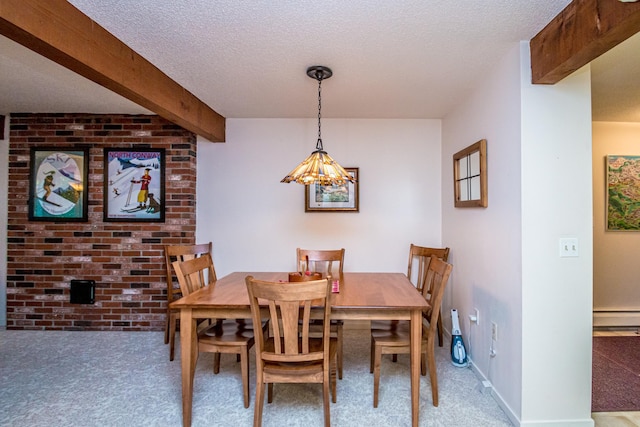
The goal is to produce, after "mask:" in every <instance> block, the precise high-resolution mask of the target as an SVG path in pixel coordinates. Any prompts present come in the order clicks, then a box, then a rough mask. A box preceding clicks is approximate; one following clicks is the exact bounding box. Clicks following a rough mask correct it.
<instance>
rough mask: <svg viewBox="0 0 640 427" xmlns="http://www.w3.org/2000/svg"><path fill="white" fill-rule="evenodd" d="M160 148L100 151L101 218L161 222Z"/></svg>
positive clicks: (161, 156)
mask: <svg viewBox="0 0 640 427" xmlns="http://www.w3.org/2000/svg"><path fill="white" fill-rule="evenodd" d="M164 188H165V187H164V148H154V149H144V148H138V149H122V148H105V149H104V195H103V197H104V211H103V212H104V218H103V220H104V221H106V222H108V221H121V222H164V206H165V192H164Z"/></svg>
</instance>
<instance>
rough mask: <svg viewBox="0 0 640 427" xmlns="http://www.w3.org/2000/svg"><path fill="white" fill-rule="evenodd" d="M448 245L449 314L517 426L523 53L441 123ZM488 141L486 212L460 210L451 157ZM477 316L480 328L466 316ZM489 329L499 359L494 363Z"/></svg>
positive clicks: (504, 63) (515, 52)
mask: <svg viewBox="0 0 640 427" xmlns="http://www.w3.org/2000/svg"><path fill="white" fill-rule="evenodd" d="M442 133H443V142H442V144H443V149H442V151H443V161H442V162H443V163H442V165H443V166H442V167H443V181H444V185H443V196H442V199H443V224H442V228H443V243H444V244H445V245H446V246H449V247H450V248H451V256H450V261H451V263H452V264H453V274H452V277H451V279H450V280H449V285H448V292H447V299H446V301H445V306H444V308H443V315H444V319H445V320H450V315H449V313H450V311H449V310H450V308H457V309H458V311H459V313H460V316H461V319H460V320H461V326H462V329H463V331H462V332H463V338H464V339H465V341H466V343H467V347H468V348H467V350H468V351H469V355H470V357H471V359H472V360H473V363H474V365H475V367H476V369H477V370H478V371H479V372H480V373H481V375H483V376H484V377H486V378H488V379H489V380H490V381H491V382H492V383H493V385H494V387H495V390H496V391H497V393H498V394H499V398H500V397H501V399H502V404H503V406H504V407H505V410H506V412H507V413H508V414H509V415H510V416H511V418H512V420H513V421H514V422H516V420H517V417H518V416H519V414H520V412H521V402H520V395H521V386H522V380H521V377H522V369H521V364H520V360H521V359H522V353H521V334H522V319H521V311H520V308H521V300H522V297H521V269H520V266H521V257H522V255H521V254H522V252H521V251H522V249H521V246H522V244H521V237H520V230H521V224H520V214H521V212H520V199H521V190H520V185H521V182H520V133H521V129H520V57H519V50H518V46H517V45H514V47H513V49H512V51H511V52H510V53H509V55H507V57H505V59H504V60H503V61H502V62H500V63H497V64H495V67H494V71H493V73H492V75H490V76H488V77H487V78H485V79H484V80H483V82H482V85H481V86H480V87H478V88H477V90H476V92H475V93H473V94H472V96H470V97H469V99H468V100H466V101H465V102H464V103H463V104H461V105H460V106H459V108H458V109H456V111H455V112H454V113H452V114H450V115H448V116H447V117H446V118H445V119H444V121H443V131H442ZM483 138H486V139H487V172H488V177H487V178H488V179H487V181H488V196H489V204H488V207H487V208H454V206H453V170H452V163H453V161H452V155H453V154H454V153H456V152H457V151H459V150H461V149H463V148H465V147H467V146H468V145H471V144H473V143H475V142H476V141H478V140H480V139H483ZM475 308H477V309H478V310H479V312H480V322H479V324H478V325H475V324H474V325H473V326H471V324H470V322H469V320H468V317H467V315H468V314H470V313H471V311H472V310H473V309H475ZM491 322H495V323H496V324H497V326H498V342H497V343H496V351H497V356H496V357H495V358H490V357H489V349H490V346H491Z"/></svg>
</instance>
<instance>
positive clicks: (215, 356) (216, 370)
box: [213, 353, 220, 374]
mask: <svg viewBox="0 0 640 427" xmlns="http://www.w3.org/2000/svg"><path fill="white" fill-rule="evenodd" d="M213 373H214V374H219V373H220V353H213Z"/></svg>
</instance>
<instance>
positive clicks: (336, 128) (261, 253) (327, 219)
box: [197, 119, 442, 276]
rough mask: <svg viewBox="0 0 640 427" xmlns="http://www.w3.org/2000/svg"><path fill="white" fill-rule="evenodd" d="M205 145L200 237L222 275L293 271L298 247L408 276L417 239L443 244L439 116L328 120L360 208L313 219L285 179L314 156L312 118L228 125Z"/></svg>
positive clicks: (354, 267)
mask: <svg viewBox="0 0 640 427" xmlns="http://www.w3.org/2000/svg"><path fill="white" fill-rule="evenodd" d="M226 135H227V138H226V140H227V141H226V143H224V144H216V143H210V142H208V141H204V140H201V141H199V143H198V182H197V240H198V241H199V242H204V241H209V240H211V241H213V243H214V261H215V263H216V271H217V273H218V275H219V276H223V275H225V274H227V273H229V272H232V271H278V270H280V271H282V270H284V271H295V270H296V266H295V256H296V255H295V250H296V247H304V248H317V249H332V248H340V247H344V248H345V249H346V257H345V269H346V270H348V271H399V272H405V271H406V268H407V267H406V266H407V259H408V252H409V245H410V243H412V242H413V243H416V244H421V245H432V246H439V245H440V243H441V229H440V224H441V209H440V207H441V200H440V195H441V185H442V183H441V169H440V158H441V152H440V140H441V132H440V121H439V120H374V119H353V120H350V119H323V121H322V136H323V141H324V147H325V149H326V151H327V152H328V153H329V154H330V155H331V156H332V157H333V158H334V159H335V160H336V161H337V162H338V163H340V164H342V166H345V167H358V168H359V172H360V212H358V213H353V212H342V213H333V212H331V213H327V212H322V213H317V212H314V213H305V211H304V187H303V186H301V185H299V184H282V183H280V180H281V179H282V178H283V177H284V176H285V175H286V174H287V173H288V172H289V171H291V170H292V169H293V168H294V167H295V166H296V165H297V164H298V163H300V162H301V161H302V160H303V159H304V158H305V157H307V156H308V155H309V153H311V151H313V149H314V147H315V143H316V139H317V121H316V120H314V119H228V120H227V130H226Z"/></svg>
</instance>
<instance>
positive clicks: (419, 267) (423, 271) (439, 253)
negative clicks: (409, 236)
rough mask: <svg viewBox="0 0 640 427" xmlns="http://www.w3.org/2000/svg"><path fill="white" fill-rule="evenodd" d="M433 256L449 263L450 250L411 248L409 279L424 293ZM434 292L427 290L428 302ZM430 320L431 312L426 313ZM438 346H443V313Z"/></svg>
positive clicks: (414, 246) (440, 317)
mask: <svg viewBox="0 0 640 427" xmlns="http://www.w3.org/2000/svg"><path fill="white" fill-rule="evenodd" d="M431 255H435V256H436V257H438V258H440V259H441V260H443V261H444V262H447V260H448V258H449V248H427V247H424V246H416V245H414V244H413V243H412V244H411V247H410V248H409V267H408V268H407V277H408V278H409V280H411V281H415V282H414V283H415V285H416V288H418V290H419V291H420V292H422V293H423V291H422V288H423V287H424V285H425V281H426V279H427V270H428V269H429V262H431ZM431 295H432V290H431V289H428V288H427V294H426V296H427V300H430V299H431ZM426 316H427V317H428V318H430V317H431V311H429V312H427V313H426ZM438 345H439V346H440V347H442V345H443V334H442V313H440V314H439V315H438Z"/></svg>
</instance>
